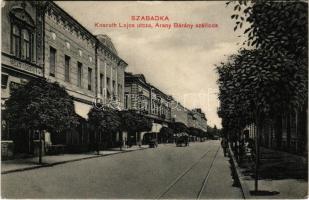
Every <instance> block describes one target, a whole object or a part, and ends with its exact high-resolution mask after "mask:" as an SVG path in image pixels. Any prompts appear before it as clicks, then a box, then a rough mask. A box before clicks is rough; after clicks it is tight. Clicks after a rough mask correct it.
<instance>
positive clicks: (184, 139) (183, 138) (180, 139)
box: [175, 133, 189, 147]
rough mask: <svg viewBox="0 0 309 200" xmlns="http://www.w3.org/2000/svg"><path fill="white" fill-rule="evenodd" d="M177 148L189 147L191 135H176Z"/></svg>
mask: <svg viewBox="0 0 309 200" xmlns="http://www.w3.org/2000/svg"><path fill="white" fill-rule="evenodd" d="M175 139H176V146H177V147H179V146H180V147H181V146H182V145H184V146H189V135H188V134H187V133H179V134H176V135H175Z"/></svg>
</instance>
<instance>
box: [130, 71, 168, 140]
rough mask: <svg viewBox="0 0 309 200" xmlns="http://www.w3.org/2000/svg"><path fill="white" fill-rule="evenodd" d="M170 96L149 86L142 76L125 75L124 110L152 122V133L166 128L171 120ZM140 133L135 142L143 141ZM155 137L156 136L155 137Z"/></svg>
mask: <svg viewBox="0 0 309 200" xmlns="http://www.w3.org/2000/svg"><path fill="white" fill-rule="evenodd" d="M170 101H171V96H168V95H166V94H165V93H163V92H162V91H161V90H159V89H158V88H156V87H154V86H153V85H151V84H149V83H148V82H147V81H146V79H145V77H144V75H142V74H132V73H125V108H126V109H127V110H135V111H136V112H138V113H140V114H143V115H145V116H146V117H148V118H150V119H151V120H152V130H151V132H152V133H159V131H160V129H161V128H162V127H163V126H165V127H167V126H168V123H169V122H170V120H171V105H170ZM144 134H145V133H141V135H140V136H138V139H137V140H143V135H144ZM156 137H157V135H156Z"/></svg>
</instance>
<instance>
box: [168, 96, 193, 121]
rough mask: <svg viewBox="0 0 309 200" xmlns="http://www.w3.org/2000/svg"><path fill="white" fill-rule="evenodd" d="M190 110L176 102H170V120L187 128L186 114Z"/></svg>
mask: <svg viewBox="0 0 309 200" xmlns="http://www.w3.org/2000/svg"><path fill="white" fill-rule="evenodd" d="M189 112H190V110H189V109H187V108H186V107H184V106H183V105H181V103H180V102H177V101H176V100H174V99H173V100H172V101H171V119H172V121H173V122H181V123H183V124H184V125H186V126H188V114H189Z"/></svg>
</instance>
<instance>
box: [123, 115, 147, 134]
mask: <svg viewBox="0 0 309 200" xmlns="http://www.w3.org/2000/svg"><path fill="white" fill-rule="evenodd" d="M119 116H120V118H121V129H122V130H123V131H127V132H128V133H129V134H136V133H140V132H144V131H150V130H151V128H152V122H151V120H150V119H148V118H147V117H145V116H144V115H141V114H138V113H136V111H134V110H124V111H120V112H119Z"/></svg>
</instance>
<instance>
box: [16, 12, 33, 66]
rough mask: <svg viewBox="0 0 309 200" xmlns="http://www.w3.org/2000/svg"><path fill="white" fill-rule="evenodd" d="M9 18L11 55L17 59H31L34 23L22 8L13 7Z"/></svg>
mask: <svg viewBox="0 0 309 200" xmlns="http://www.w3.org/2000/svg"><path fill="white" fill-rule="evenodd" d="M10 18H11V25H12V26H11V27H12V30H11V53H12V54H13V55H15V56H16V57H18V58H21V59H24V60H28V61H31V60H32V59H33V46H34V44H33V41H34V40H33V37H34V30H35V23H34V21H33V19H32V18H31V16H30V15H29V14H28V13H27V12H26V11H25V9H24V8H23V7H20V6H13V8H12V9H11V11H10Z"/></svg>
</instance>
